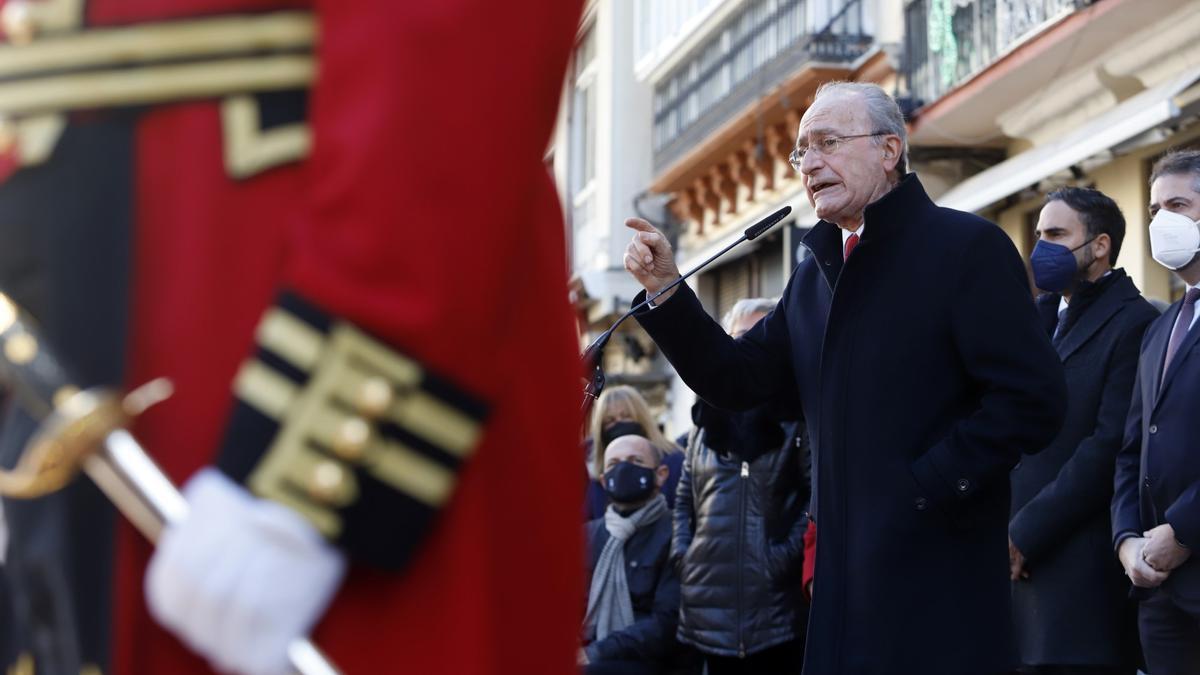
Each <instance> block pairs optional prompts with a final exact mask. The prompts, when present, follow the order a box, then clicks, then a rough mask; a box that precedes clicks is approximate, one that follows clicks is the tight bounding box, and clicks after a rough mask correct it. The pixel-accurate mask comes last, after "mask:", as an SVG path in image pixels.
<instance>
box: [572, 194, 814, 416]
mask: <svg viewBox="0 0 1200 675" xmlns="http://www.w3.org/2000/svg"><path fill="white" fill-rule="evenodd" d="M791 212H792V207H790V206H785V207H783V208H781V209H779V210H778V211H776V212H774V213H772V214H771V215H769V216H767V217H766V218H763V219H762V220H760V221H758V222H757V223H755V224H753V225H751V226H750V227H748V228H746V231H745V232H743V233H742V236H740V237H738V239H737V241H735V242H733V243H732V244H730V245H728V246H726V247H725V248H723V249H721V250H720V251H717V252H716V253H714V254H713V255H712V256H711V257H709V259H708V260H705V261H704V262H702V263H700V264H699V265H696V266H695V267H693V268H692V269H691V270H690V271H688V273H687V274H684V275H682V276H681V277H679V278H678V279H676V280H674V281H672V282H671V283H669V284H667V285H666V286H665V287H663V288H662V289H660V290H659V291H658V292H657V293H654V294H653V295H650V294H647V295H646V299H645V300H643V301H641V302H639V303H638V304H637V305H635V306H634V307H633V309H630V310H629V311H628V312H625V314H623V315H621V318H619V319H617V321H616V323H614V324H613V325H612V326H610V327H609V328H608V330H606V331H604V332H603V333H601V334H600V335H599V336H598V337H597V338H596V339H595V340H593V341H592V343H591V344H590V345H588V346H587V349H584V350H583V356H582V357H581V358H582V360H583V372H584V373H585V374H587V376H588V382H587V384H586V385H584V387H583V405H582V411H583V413H584V415H585V416H586V414H587V412H588V409H589V408H591V406H592V404H593V403H594V402H595V401H596V400H597V399H598V398H600V393H601V392H603V391H604V385H605V382H606V378H605V376H604V347H605V346H607V345H608V340H609V338H611V337H612V335H613V331H615V330H617V327H618V326H620V325H621V324H622V323H624V322H625V319H628V318H629V317H631V316H633V315H634V314H636V313H637V312H639V311H641V310H642V309H643V308H645V307H647V306H649V305H650V304H651V303H653V302H654V301H655V300H657V299H658V298H659V297H661V296H662V294H663V293H666V292H667V291H669V290H671V289H672V288H675V287H676V286H678V285H679V284H681V283H683V281H684V279H687V278H688V277H690V276H692V275H693V274H695V273H696V272H699V271H700V270H701V269H703V268H704V267H705V266H706V265H708V264H709V263H711V262H712V261H714V260H716V259H717V258H720V257H721V256H723V255H725V254H726V253H728V252H729V251H730V250H731V249H732V248H733V247H734V246H737V245H738V244H740V243H742V242H744V241H752V240H754V239H757V238H758V237H759V236H761V235H762V234H763V233H764V232H766V231H767V230H769V229H771V228H772V227H774V226H775V224H776V223H778V222H779V221H781V220H783V219H784V218H786V217H787V215H788V214H789V213H791Z"/></svg>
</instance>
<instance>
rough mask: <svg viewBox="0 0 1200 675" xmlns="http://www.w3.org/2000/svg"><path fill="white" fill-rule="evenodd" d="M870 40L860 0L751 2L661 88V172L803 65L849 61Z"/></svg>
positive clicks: (657, 160)
mask: <svg viewBox="0 0 1200 675" xmlns="http://www.w3.org/2000/svg"><path fill="white" fill-rule="evenodd" d="M871 43H872V39H871V38H870V37H869V36H867V35H866V34H865V31H864V29H863V8H862V4H861V2H860V0H751V1H750V2H747V3H746V6H745V7H744V8H742V9H740V10H739V11H737V12H736V13H735V14H734V15H733V16H731V17H729V18H728V19H726V20H725V22H724V23H722V25H721V26H720V27H719V28H718V29H716V30H714V31H713V33H712V35H710V36H709V37H708V38H707V39H706V40H705V41H704V42H703V43H701V44H700V45H699V46H697V47H696V49H695V50H694V51H693V52H692V53H691V54H690V55H689V57H688V59H687V60H686V61H684V62H683V63H681V64H680V65H679V66H677V67H676V68H675V69H674V70H673V71H672V72H671V74H670V75H668V76H667V77H665V78H663V80H662V82H660V83H659V84H658V85H657V86H656V88H655V91H654V169H655V171H661V170H662V169H664V168H665V167H667V166H669V165H670V164H672V163H673V162H674V161H675V160H677V159H679V157H681V156H682V155H683V154H684V153H686V152H687V150H688V149H689V148H691V147H693V146H694V145H695V144H696V143H698V142H699V141H701V140H703V139H704V138H705V137H706V136H707V135H708V134H710V133H712V132H713V131H714V130H716V129H717V128H718V127H720V126H721V125H722V124H723V123H725V122H726V121H728V120H729V118H730V116H731V115H733V114H735V113H736V112H737V111H738V110H741V109H742V108H744V107H745V106H746V105H748V104H749V103H751V102H752V101H754V100H755V99H757V98H759V97H760V96H762V95H763V94H764V93H765V92H766V91H769V90H770V89H771V87H773V86H774V85H776V84H778V83H780V82H781V81H783V80H784V79H785V78H787V77H788V76H789V75H790V74H791V73H793V72H795V71H796V70H797V69H799V68H800V67H801V66H803V65H804V64H806V63H810V62H821V63H848V62H851V61H854V60H855V59H857V58H858V57H860V56H862V55H863V54H865V53H866V52H867V50H868V49H869V47H870V46H871Z"/></svg>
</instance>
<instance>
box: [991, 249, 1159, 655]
mask: <svg viewBox="0 0 1200 675" xmlns="http://www.w3.org/2000/svg"><path fill="white" fill-rule="evenodd" d="M1059 299H1060V296H1059V295H1056V294H1047V295H1044V296H1042V297H1041V298H1039V299H1038V308H1039V310H1040V311H1041V313H1042V316H1043V320H1044V321H1045V324H1044V325H1045V327H1046V329H1047V334H1052V333H1053V330H1054V326H1055V324H1056V323H1057V321H1056V315H1057V310H1058V304H1059ZM1070 311H1071V312H1073V313H1075V314H1076V315H1072V316H1069V317H1068V323H1067V327H1066V332H1065V333H1064V334H1063V335H1062V336H1061V338H1060V339H1059V341H1058V342H1057V343H1056V345H1055V348H1056V350H1057V352H1058V355H1059V358H1060V359H1062V363H1063V367H1064V370H1065V372H1066V379H1067V417H1066V422H1065V423H1064V425H1063V429H1062V431H1061V432H1059V434H1058V436H1057V437H1056V438H1055V439H1054V442H1053V443H1051V444H1050V446H1049V447H1047V448H1046V449H1045V450H1043V451H1042V452H1040V453H1038V454H1036V455H1033V456H1030V457H1027V458H1025V459H1023V460H1021V462H1020V463H1019V464H1018V465H1017V467H1016V468H1015V469H1013V472H1012V491H1013V492H1012V499H1013V501H1012V520H1011V521H1010V523H1009V536H1010V537H1011V538H1012V540H1013V542H1014V543H1015V544H1016V546H1017V548H1018V549H1020V551H1021V552H1022V553H1023V554H1024V556H1025V559H1026V561H1027V568H1028V569H1029V572H1030V577H1029V578H1028V579H1022V580H1020V581H1016V582H1014V583H1013V619H1014V624H1015V626H1016V631H1017V643H1018V647H1019V650H1020V655H1021V661H1022V663H1024V664H1029V665H1038V664H1073V665H1108V666H1133V665H1136V663H1137V626H1136V616H1135V613H1134V611H1133V610H1134V607H1133V605H1132V604H1131V603H1130V601H1129V597H1128V587H1129V583H1128V580H1127V579H1126V578H1125V576H1124V574H1123V573H1122V569H1121V566H1120V564H1119V563H1118V561H1117V560H1116V558H1115V557H1114V556H1113V555H1112V553H1111V547H1110V544H1109V535H1110V523H1109V504H1110V503H1111V501H1112V490H1113V488H1112V485H1113V462H1114V461H1115V459H1116V455H1117V452H1118V451H1119V450H1120V448H1121V440H1122V436H1123V432H1124V427H1125V414H1126V413H1127V412H1128V411H1129V399H1130V396H1131V394H1132V392H1133V381H1134V378H1135V377H1136V373H1137V362H1138V351H1139V348H1140V346H1141V342H1142V334H1143V333H1144V332H1145V330H1146V326H1147V325H1149V323H1150V322H1151V321H1153V320H1154V318H1155V317H1157V316H1158V311H1157V310H1156V309H1154V307H1153V306H1152V305H1151V304H1150V303H1149V302H1146V300H1145V299H1144V298H1142V295H1141V293H1140V292H1138V289H1137V287H1136V286H1134V285H1133V281H1132V280H1131V279H1130V278H1129V277H1128V276H1127V275H1126V274H1125V272H1124V271H1122V270H1114V271H1113V272H1112V273H1111V274H1110V275H1108V276H1107V277H1105V278H1104V279H1102V280H1101V281H1100V282H1099V283H1097V284H1089V285H1087V287H1086V288H1081V289H1080V290H1079V291H1078V292H1077V293H1076V294H1075V297H1074V298H1073V299H1072V302H1071V308H1070Z"/></svg>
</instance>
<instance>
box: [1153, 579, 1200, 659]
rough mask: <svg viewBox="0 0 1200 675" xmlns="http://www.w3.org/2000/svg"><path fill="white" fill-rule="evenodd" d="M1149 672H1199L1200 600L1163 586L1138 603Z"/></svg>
mask: <svg viewBox="0 0 1200 675" xmlns="http://www.w3.org/2000/svg"><path fill="white" fill-rule="evenodd" d="M1138 630H1139V632H1140V633H1141V636H1142V652H1143V653H1144V654H1145V656H1146V666H1147V671H1146V672H1147V673H1149V675H1200V601H1197V600H1186V599H1182V598H1178V597H1172V596H1171V595H1170V594H1168V593H1164V592H1162V591H1161V590H1160V591H1157V592H1155V593H1154V594H1153V595H1151V596H1150V597H1149V598H1148V599H1146V600H1143V601H1142V604H1141V605H1140V606H1139V607H1138Z"/></svg>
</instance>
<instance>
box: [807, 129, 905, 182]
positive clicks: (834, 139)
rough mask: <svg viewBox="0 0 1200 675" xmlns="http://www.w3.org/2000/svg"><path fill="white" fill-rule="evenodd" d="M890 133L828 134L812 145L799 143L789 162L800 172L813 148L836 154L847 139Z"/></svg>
mask: <svg viewBox="0 0 1200 675" xmlns="http://www.w3.org/2000/svg"><path fill="white" fill-rule="evenodd" d="M888 135H890V134H889V133H888V132H886V131H873V132H871V133H869V134H854V135H852V136H826V137H824V138H819V139H817V142H816V143H814V144H812V145H811V146H808V145H797V146H796V148H795V149H794V150H792V154H790V155H788V162H789V163H790V164H791V165H792V168H793V169H795V170H796V172H797V173H799V172H800V163H801V162H803V161H804V155H805V153H807V152H808V151H809V150H811V149H815V150H816V151H817V152H818V153H820V154H822V155H824V156H826V157H829V156H831V155H836V154H837V151H838V150H840V149H841V147H842V144H843V143H845V142H846V141H852V140H854V139H856V138H870V137H871V136H888Z"/></svg>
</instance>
